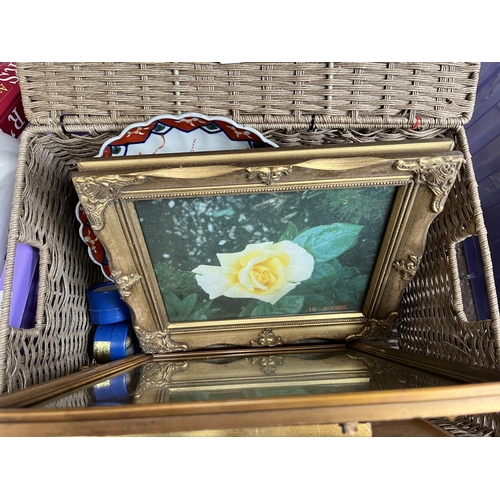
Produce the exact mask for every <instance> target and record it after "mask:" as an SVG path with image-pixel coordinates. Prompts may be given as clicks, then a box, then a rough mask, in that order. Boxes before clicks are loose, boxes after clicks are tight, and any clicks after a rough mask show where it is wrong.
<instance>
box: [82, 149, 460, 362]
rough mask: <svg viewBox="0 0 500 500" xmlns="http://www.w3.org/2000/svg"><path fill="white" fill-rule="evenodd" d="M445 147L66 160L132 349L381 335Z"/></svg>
mask: <svg viewBox="0 0 500 500" xmlns="http://www.w3.org/2000/svg"><path fill="white" fill-rule="evenodd" d="M461 163H462V155H461V153H459V152H456V151H454V150H453V143H452V142H451V141H448V140H434V141H418V142H410V141H408V142H403V143H395V144H387V143H384V144H369V145H364V146H358V145H350V146H322V147H315V148H283V149H278V148H276V149H275V148H269V149H265V150H264V149H263V150H249V151H241V152H240V151H238V152H234V151H228V152H216V153H214V152H212V153H189V154H176V155H165V156H161V157H158V156H152V155H151V156H142V157H125V158H96V159H89V160H84V161H81V162H80V163H79V165H78V167H79V172H78V173H76V174H75V175H74V178H73V181H74V185H75V187H76V190H77V192H78V194H79V197H80V201H81V204H82V206H83V207H84V209H85V211H86V213H87V215H88V218H89V221H90V224H91V225H92V228H93V230H94V232H95V233H96V234H97V236H98V237H99V239H100V240H101V241H102V243H103V245H104V246H105V248H106V252H107V255H108V258H109V262H110V268H111V270H112V273H111V275H112V277H113V279H114V281H115V283H116V285H117V287H118V289H119V290H120V293H121V295H122V297H123V299H124V300H125V301H126V302H127V303H128V304H129V306H130V308H131V312H132V317H133V321H134V328H135V331H136V333H137V337H138V339H139V342H140V344H141V347H142V349H143V350H144V351H145V352H152V353H167V352H171V351H178V350H193V349H199V348H206V347H211V346H217V347H220V346H228V347H229V346H235V347H236V346H237V347H242V346H262V347H272V346H274V345H284V344H291V343H297V342H303V341H308V342H310V341H323V340H334V341H346V340H350V339H356V338H364V339H370V338H381V337H384V336H387V335H388V334H389V333H390V331H391V329H392V326H393V322H394V320H395V318H396V317H397V313H398V309H399V301H400V297H401V293H402V291H403V289H404V288H405V286H406V285H407V284H408V283H409V282H410V281H411V279H412V278H413V276H414V275H415V273H416V272H418V267H419V264H420V261H421V257H422V253H423V249H424V246H425V239H426V234H427V230H428V227H429V225H430V224H431V222H432V220H433V219H434V218H435V217H436V216H437V215H438V214H439V213H440V212H441V211H442V209H443V206H444V203H445V202H446V199H447V197H448V194H449V192H450V189H451V187H452V185H453V183H454V180H455V177H456V176H457V174H458V172H459V169H460V168H461Z"/></svg>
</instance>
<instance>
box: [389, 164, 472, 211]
mask: <svg viewBox="0 0 500 500" xmlns="http://www.w3.org/2000/svg"><path fill="white" fill-rule="evenodd" d="M462 161H463V158H462V156H461V155H460V154H457V155H454V154H450V155H446V156H440V157H433V158H417V159H414V160H398V161H396V162H395V163H394V168H395V169H397V170H402V171H406V170H409V171H411V172H414V173H415V175H416V182H417V183H418V184H425V185H427V187H428V188H429V189H430V190H431V191H432V192H433V193H434V195H435V196H434V202H433V204H432V210H433V211H434V212H436V213H439V212H441V211H442V210H443V206H444V202H445V200H446V197H447V196H448V194H449V192H450V190H451V188H452V186H453V184H454V182H455V178H456V176H457V172H458V170H459V169H460V167H461V165H462Z"/></svg>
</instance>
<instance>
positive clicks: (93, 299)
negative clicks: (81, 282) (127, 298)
mask: <svg viewBox="0 0 500 500" xmlns="http://www.w3.org/2000/svg"><path fill="white" fill-rule="evenodd" d="M87 299H88V302H89V314H90V321H91V322H92V323H93V324H94V325H110V324H112V323H119V322H121V321H125V320H127V319H130V309H129V308H128V306H127V304H126V303H125V302H124V301H123V300H122V298H121V297H120V294H119V292H118V290H117V288H116V285H115V284H114V283H101V284H99V285H96V286H93V287H91V288H89V289H88V290H87Z"/></svg>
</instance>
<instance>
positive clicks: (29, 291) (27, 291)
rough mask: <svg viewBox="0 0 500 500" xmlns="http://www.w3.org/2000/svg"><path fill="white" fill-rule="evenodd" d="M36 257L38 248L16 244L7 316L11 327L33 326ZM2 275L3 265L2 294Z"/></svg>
mask: <svg viewBox="0 0 500 500" xmlns="http://www.w3.org/2000/svg"><path fill="white" fill-rule="evenodd" d="M38 257H39V250H38V248H33V247H32V246H31V245H28V244H26V243H18V244H17V246H16V260H15V262H14V276H13V280H12V300H11V304H10V317H9V325H10V326H11V327H12V328H33V327H34V326H35V321H36V303H37V296H38V280H39V272H38ZM4 275H5V267H4V269H3V271H2V276H1V277H0V294H2V295H3V288H4ZM0 303H1V302H0Z"/></svg>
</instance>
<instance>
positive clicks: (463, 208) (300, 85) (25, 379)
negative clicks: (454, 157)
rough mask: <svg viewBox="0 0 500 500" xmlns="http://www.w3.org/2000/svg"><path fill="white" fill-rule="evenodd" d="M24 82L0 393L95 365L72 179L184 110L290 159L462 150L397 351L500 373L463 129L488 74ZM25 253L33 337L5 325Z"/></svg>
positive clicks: (50, 77)
mask: <svg viewBox="0 0 500 500" xmlns="http://www.w3.org/2000/svg"><path fill="white" fill-rule="evenodd" d="M18 71H19V76H20V82H21V89H22V95H23V104H24V106H25V111H26V116H27V117H28V119H29V120H30V121H31V123H32V124H31V125H30V126H29V127H28V128H27V129H26V131H25V133H24V134H23V137H22V141H21V148H20V157H19V166H18V173H17V179H16V188H15V193H14V201H13V211H12V219H11V232H10V236H9V246H8V253H7V261H8V263H9V264H8V267H7V272H6V279H5V290H6V294H5V299H4V304H5V307H3V308H2V316H1V318H0V392H1V391H12V390H16V389H19V388H22V387H25V386H28V385H32V384H36V383H39V382H42V381H45V380H49V379H52V378H55V377H59V376H62V375H65V374H67V373H71V372H73V371H76V370H78V369H79V368H80V367H81V366H82V365H84V364H86V363H88V361H89V356H88V347H89V343H90V340H91V335H92V325H91V324H90V321H89V317H88V313H87V304H86V299H85V290H86V289H87V288H88V287H89V286H91V285H94V284H96V283H97V282H99V281H101V280H102V275H101V273H100V270H99V269H98V268H97V266H96V265H95V264H93V263H92V262H91V261H90V260H89V258H88V256H87V247H86V245H84V244H83V242H82V241H81V239H80V237H79V234H78V224H77V222H76V219H75V216H74V209H75V205H76V201H77V199H76V195H75V193H74V189H73V187H72V184H71V180H70V176H71V172H72V171H73V170H74V169H75V167H74V165H75V162H76V160H77V159H79V158H83V157H91V156H94V155H96V154H97V153H98V151H99V149H100V146H101V145H102V143H103V142H104V141H106V140H107V139H109V138H110V137H113V136H116V135H117V134H118V133H119V132H120V131H121V130H122V129H123V128H124V125H125V124H127V125H128V124H130V123H133V122H136V121H141V120H147V119H149V118H151V117H153V116H156V115H158V114H165V113H171V114H176V113H179V114H180V113H184V112H201V113H205V114H209V115H212V116H215V115H218V116H225V117H228V118H231V119H233V120H235V121H237V122H239V123H242V124H247V125H252V126H254V127H255V128H257V129H259V130H260V131H262V132H263V133H264V135H265V136H266V137H268V138H269V139H271V140H272V141H274V142H276V143H277V144H278V145H280V146H281V147H287V146H300V145H302V146H309V145H319V144H334V143H353V142H358V143H360V142H373V141H397V140H402V139H429V138H435V137H454V138H456V140H457V144H458V147H459V148H460V149H461V150H462V151H463V152H464V154H465V156H466V160H467V161H466V167H465V170H464V171H463V172H462V175H461V176H460V178H459V179H458V180H457V183H456V185H455V187H454V191H453V192H452V194H451V195H450V197H449V200H448V202H447V204H446V206H445V210H444V211H443V212H442V213H441V214H440V215H439V216H438V217H437V218H436V220H435V222H434V223H433V225H432V228H431V232H430V235H429V238H428V241H427V246H426V252H425V255H424V257H423V260H422V264H421V266H420V268H419V271H418V273H417V275H416V277H415V280H414V281H413V282H412V283H411V285H410V286H409V287H408V289H407V290H406V291H405V294H404V298H403V305H402V311H401V315H400V327H399V330H400V331H399V335H400V339H401V341H400V348H401V349H404V350H410V351H413V352H419V353H423V354H426V355H430V356H435V357H439V358H443V359H451V360H455V361H460V362H462V363H466V364H472V365H478V366H488V367H496V368H499V367H500V362H499V351H498V345H499V343H498V340H499V339H498V332H499V328H498V325H499V315H498V304H497V302H496V291H495V288H494V281H493V275H492V270H491V259H489V248H488V243H487V239H486V232H485V229H484V224H483V220H482V214H481V209H480V203H479V198H478V195H477V184H476V183H475V180H474V172H473V168H472V162H471V159H470V155H469V154H468V147H467V140H466V137H465V133H464V131H463V125H464V124H465V123H466V122H467V121H468V119H469V118H470V116H471V114H472V111H473V107H474V99H475V89H476V86H477V80H478V74H479V64H477V63H441V64H439V63H265V64H264V63H259V64H257V63H252V64H237V65H232V64H231V65H222V64H217V63H154V64H149V63H126V64H119V63H115V64H113V63H106V64H104V63H18ZM313 115H314V119H313ZM417 117H419V119H418V120H417ZM417 121H419V127H418V128H415V124H416V122H417ZM470 235H478V236H479V240H480V245H481V248H482V250H483V260H484V262H485V271H486V274H488V277H487V279H488V286H489V295H490V308H491V311H492V319H491V320H487V321H468V318H467V317H466V314H465V313H464V310H463V305H462V298H461V289H460V279H459V274H458V267H457V261H456V245H457V244H458V243H459V242H460V241H462V240H463V239H464V238H466V237H468V236H470ZM18 241H19V242H25V243H29V244H31V245H34V246H36V247H38V248H39V249H40V291H39V298H38V306H37V323H36V326H35V328H33V329H30V330H22V329H13V328H11V327H9V325H8V313H9V307H10V298H9V296H8V295H9V290H10V287H11V285H12V272H13V261H14V253H15V245H16V242H18ZM488 266H489V267H488Z"/></svg>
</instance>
